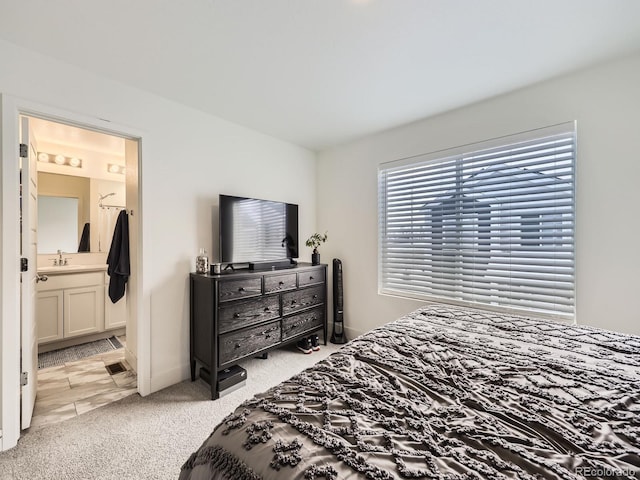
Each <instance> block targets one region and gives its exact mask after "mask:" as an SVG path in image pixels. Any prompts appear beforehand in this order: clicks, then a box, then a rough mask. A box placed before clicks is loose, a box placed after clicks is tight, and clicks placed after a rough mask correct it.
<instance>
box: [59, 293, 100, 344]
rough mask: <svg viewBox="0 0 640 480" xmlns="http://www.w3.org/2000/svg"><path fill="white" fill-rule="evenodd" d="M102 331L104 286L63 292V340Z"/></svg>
mask: <svg viewBox="0 0 640 480" xmlns="http://www.w3.org/2000/svg"><path fill="white" fill-rule="evenodd" d="M103 330H104V286H102V285H95V286H93V287H81V288H68V289H66V290H64V336H65V338H69V337H75V336H77V335H85V334H87V333H97V332H101V331H103Z"/></svg>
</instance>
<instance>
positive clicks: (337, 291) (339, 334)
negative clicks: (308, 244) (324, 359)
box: [331, 258, 347, 344]
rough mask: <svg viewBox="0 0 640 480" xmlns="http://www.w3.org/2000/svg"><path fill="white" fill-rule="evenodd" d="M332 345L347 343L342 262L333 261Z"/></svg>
mask: <svg viewBox="0 0 640 480" xmlns="http://www.w3.org/2000/svg"><path fill="white" fill-rule="evenodd" d="M331 343H338V344H342V343H347V335H346V334H345V333H344V293H343V286H342V261H340V259H338V258H334V259H333V333H332V334H331Z"/></svg>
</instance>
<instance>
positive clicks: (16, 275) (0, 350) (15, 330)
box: [0, 94, 151, 451]
mask: <svg viewBox="0 0 640 480" xmlns="http://www.w3.org/2000/svg"><path fill="white" fill-rule="evenodd" d="M0 108H1V110H2V112H1V117H0V118H1V121H0V127H1V128H0V131H1V134H0V148H1V149H0V160H1V162H2V163H1V164H0V181H1V182H2V183H1V188H2V190H1V196H2V206H1V209H0V221H1V222H2V233H1V235H0V260H1V265H2V272H1V275H0V451H3V450H8V449H9V448H12V447H14V446H15V445H16V444H17V443H18V439H19V438H20V407H21V402H20V345H21V340H20V338H21V337H20V330H21V329H20V323H21V322H20V321H16V319H20V266H19V258H20V232H19V228H18V225H19V221H20V204H19V168H18V157H19V152H18V145H19V141H20V140H19V121H20V115H28V116H33V117H39V118H42V119H45V120H51V121H53V122H59V123H65V124H68V125H74V126H77V127H81V128H87V129H90V130H95V131H98V132H101V133H105V134H109V135H116V136H119V137H124V138H128V139H131V140H135V141H137V143H138V195H137V196H138V198H137V204H138V207H137V208H138V211H136V212H134V216H133V217H131V218H130V221H131V220H133V221H135V222H137V226H138V232H139V233H138V238H137V244H136V248H137V249H138V262H137V265H136V267H134V268H137V275H136V277H137V281H136V288H135V290H136V291H137V295H138V298H137V302H136V305H137V308H136V312H135V314H136V329H137V345H136V346H137V364H138V365H137V376H138V393H140V395H142V396H145V395H148V394H149V393H151V337H150V333H151V320H150V310H151V309H150V304H149V300H150V299H149V295H146V294H145V291H144V288H143V285H144V283H143V265H144V252H143V201H142V141H143V138H144V131H142V130H140V129H136V128H134V127H130V126H124V125H119V124H115V123H112V122H110V121H109V120H104V119H101V118H96V117H92V116H89V115H85V114H81V113H77V112H69V111H65V110H63V109H59V108H55V107H50V106H46V105H42V104H39V103H36V102H32V101H29V100H25V99H22V98H18V97H14V96H11V95H7V94H0ZM35 267H36V266H35V265H34V266H30V268H35Z"/></svg>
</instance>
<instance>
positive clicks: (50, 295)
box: [36, 290, 63, 344]
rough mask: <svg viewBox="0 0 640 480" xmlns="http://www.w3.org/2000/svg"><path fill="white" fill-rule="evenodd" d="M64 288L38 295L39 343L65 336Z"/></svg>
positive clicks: (37, 320) (37, 321) (37, 322)
mask: <svg viewBox="0 0 640 480" xmlns="http://www.w3.org/2000/svg"><path fill="white" fill-rule="evenodd" d="M62 302H63V296H62V290H49V291H45V292H39V293H38V294H37V295H36V324H37V326H38V327H37V328H38V343H39V344H40V343H46V342H52V341H54V340H61V339H62V338H63V330H62V325H63V323H62V305H63V303H62Z"/></svg>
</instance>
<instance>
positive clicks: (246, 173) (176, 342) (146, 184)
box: [0, 41, 316, 428]
mask: <svg viewBox="0 0 640 480" xmlns="http://www.w3.org/2000/svg"><path fill="white" fill-rule="evenodd" d="M0 92H2V93H4V94H10V95H14V96H17V97H20V98H24V99H27V100H29V101H31V102H37V103H40V104H44V105H47V106H51V107H55V108H59V109H64V110H66V111H72V112H77V113H78V114H81V115H85V116H90V117H94V118H103V119H108V120H109V121H111V122H114V123H115V124H119V125H131V126H132V128H133V129H135V131H141V132H143V133H142V136H143V138H142V170H141V174H142V183H141V185H140V186H139V187H140V189H141V192H142V193H141V194H142V199H141V201H142V209H143V212H142V215H143V217H142V223H143V225H142V237H143V251H142V257H143V259H142V263H143V271H142V275H143V292H142V296H141V298H140V301H142V302H144V303H145V305H147V307H148V311H149V312H150V317H151V390H152V391H156V390H159V389H161V388H164V387H166V386H168V385H171V384H173V383H177V382H179V381H181V380H183V379H186V378H188V377H189V288H188V277H189V272H190V271H193V270H194V269H195V257H196V255H197V254H198V251H199V247H205V248H206V249H207V251H208V252H209V253H210V254H211V252H212V251H213V243H214V242H213V233H212V222H213V221H214V218H215V217H216V206H217V198H218V194H219V193H228V194H240V195H246V196H254V197H261V198H268V199H273V200H285V201H288V202H292V203H298V204H299V205H300V236H301V238H306V237H307V236H308V235H310V234H311V233H312V232H313V231H314V230H315V222H316V217H315V215H316V205H315V197H316V190H315V186H316V181H315V174H316V170H315V154H314V153H313V152H310V151H308V150H306V149H303V148H300V147H298V146H295V145H292V144H290V143H286V142H284V141H280V140H278V139H276V138H273V137H269V136H266V135H263V134H260V133H258V132H255V131H252V130H249V129H247V128H244V127H241V126H238V125H236V124H233V123H230V122H227V121H225V120H222V119H220V118H217V117H213V116H210V115H207V114H204V113H202V112H200V111H197V110H194V109H190V108H187V107H184V106H182V105H179V104H177V103H173V102H171V101H168V100H165V99H162V98H160V97H158V96H155V95H153V94H150V93H147V92H143V91H140V90H136V89H133V88H129V87H127V86H124V85H122V84H118V83H116V82H112V81H110V80H108V79H106V78H103V77H99V76H96V75H93V74H90V73H88V72H86V71H83V70H80V69H78V68H75V67H73V66H70V65H67V64H64V63H61V62H59V61H56V60H54V59H52V58H48V57H44V56H41V55H39V54H35V53H33V52H30V51H27V50H24V49H22V48H19V47H17V46H14V45H12V44H9V43H7V42H4V41H0ZM105 125H108V123H105ZM3 228H7V226H3ZM9 228H12V227H11V226H9ZM302 254H303V255H306V256H307V257H308V256H309V255H310V252H306V253H305V249H303V253H302ZM210 257H215V255H210ZM0 301H1V299H0ZM0 330H1V329H0ZM15 368H16V369H18V368H19V366H18V365H16V366H15ZM0 371H1V370H0ZM3 387H6V386H5V385H3ZM6 388H8V387H6ZM0 428H1V425H0Z"/></svg>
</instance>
